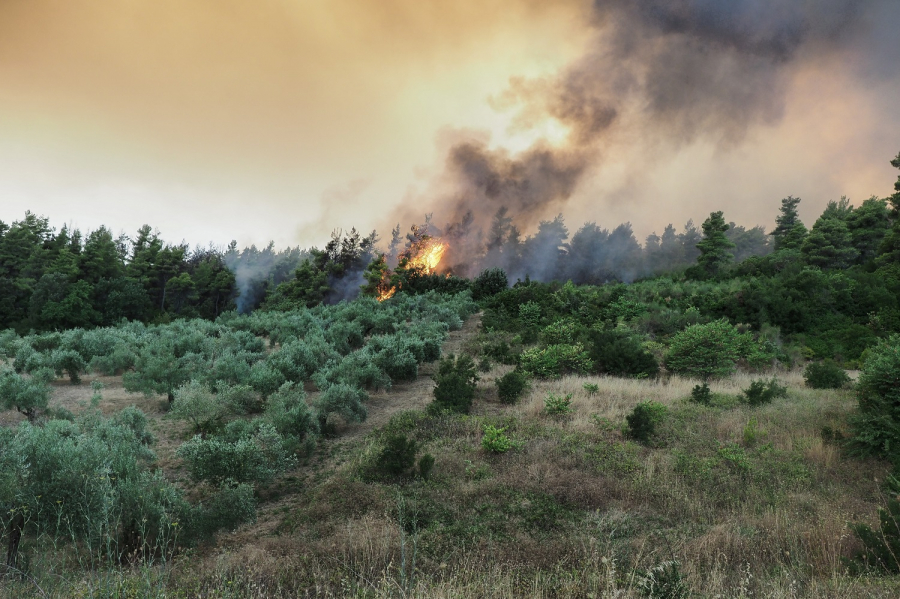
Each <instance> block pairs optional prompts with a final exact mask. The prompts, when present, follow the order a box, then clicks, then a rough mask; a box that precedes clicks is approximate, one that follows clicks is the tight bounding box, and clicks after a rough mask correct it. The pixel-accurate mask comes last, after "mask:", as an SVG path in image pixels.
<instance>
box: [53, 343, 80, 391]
mask: <svg viewBox="0 0 900 599" xmlns="http://www.w3.org/2000/svg"><path fill="white" fill-rule="evenodd" d="M50 363H51V364H53V370H55V371H56V374H57V375H62V374H63V373H66V374H67V375H68V377H69V381H71V383H72V384H73V385H77V384H78V383H80V382H81V378H80V377H79V375H80V374H81V373H82V372H84V371H85V369H86V368H87V363H86V362H85V361H84V358H82V357H81V354H79V353H78V352H77V351H75V350H74V349H57V350H55V351H54V352H53V353H52V354H51V355H50Z"/></svg>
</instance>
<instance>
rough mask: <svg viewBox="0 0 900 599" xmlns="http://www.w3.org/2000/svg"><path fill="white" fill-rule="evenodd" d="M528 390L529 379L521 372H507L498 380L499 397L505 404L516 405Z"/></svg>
mask: <svg viewBox="0 0 900 599" xmlns="http://www.w3.org/2000/svg"><path fill="white" fill-rule="evenodd" d="M526 389H528V377H527V376H525V373H523V372H521V371H519V370H512V371H510V372H507V373H506V374H504V375H503V376H501V377H500V378H499V379H497V395H498V396H499V397H500V401H502V402H503V403H507V404H512V403H516V402H517V401H518V400H519V398H520V397H521V396H522V394H523V393H524V392H525V390H526Z"/></svg>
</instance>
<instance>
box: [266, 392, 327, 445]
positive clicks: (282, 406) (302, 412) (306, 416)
mask: <svg viewBox="0 0 900 599" xmlns="http://www.w3.org/2000/svg"><path fill="white" fill-rule="evenodd" d="M266 420H268V421H269V422H270V423H271V424H272V426H274V427H275V430H276V431H278V433H279V434H281V435H282V436H284V437H285V438H286V439H289V440H290V441H291V442H292V444H293V445H295V446H296V445H298V444H299V443H301V442H303V441H305V440H307V439H308V437H310V436H311V435H314V434H315V433H316V431H317V428H316V421H315V419H314V418H313V414H312V411H311V410H310V409H309V407H308V406H307V405H306V394H305V393H304V392H303V388H302V387H301V386H300V385H297V384H295V383H285V384H284V385H282V386H281V388H280V389H278V391H276V392H275V393H273V394H272V395H271V396H269V401H268V403H267V404H266Z"/></svg>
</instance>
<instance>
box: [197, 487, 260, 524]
mask: <svg viewBox="0 0 900 599" xmlns="http://www.w3.org/2000/svg"><path fill="white" fill-rule="evenodd" d="M198 512H199V513H198V514H197V520H198V523H197V527H198V528H199V531H198V532H199V533H200V535H201V536H203V537H209V536H211V535H212V534H213V533H215V532H216V531H218V530H228V531H231V530H234V529H235V528H237V527H238V526H240V525H241V524H243V523H244V522H253V521H255V520H256V498H255V497H254V495H253V487H251V486H250V485H248V484H246V483H241V484H238V483H235V482H233V481H225V482H224V483H223V484H222V486H221V488H219V490H218V491H217V492H216V493H214V494H213V495H212V497H209V498H208V499H207V500H206V501H205V502H204V503H203V506H202V507H201V508H200V509H199V510H198Z"/></svg>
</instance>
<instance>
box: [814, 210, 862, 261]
mask: <svg viewBox="0 0 900 599" xmlns="http://www.w3.org/2000/svg"><path fill="white" fill-rule="evenodd" d="M800 252H801V253H802V254H803V257H804V258H806V261H807V262H808V263H809V264H811V265H813V266H818V267H819V268H822V269H843V268H847V267H849V266H850V265H851V264H853V263H854V262H855V261H856V258H857V257H858V256H859V251H858V250H857V249H856V248H855V247H853V239H852V237H851V235H850V229H849V228H848V227H847V223H846V222H844V221H843V220H841V219H839V218H834V217H831V218H827V217H825V216H824V215H823V217H822V218H820V219H819V220H817V221H816V224H814V225H813V228H812V231H810V232H809V235H808V236H807V237H806V239H805V240H804V241H803V245H802V246H801V248H800Z"/></svg>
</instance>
